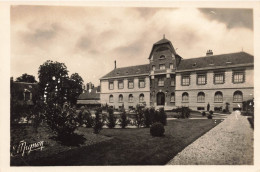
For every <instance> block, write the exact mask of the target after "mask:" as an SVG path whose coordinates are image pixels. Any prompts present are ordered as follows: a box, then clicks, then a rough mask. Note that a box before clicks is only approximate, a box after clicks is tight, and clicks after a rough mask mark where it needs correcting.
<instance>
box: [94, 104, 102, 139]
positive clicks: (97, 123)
mask: <svg viewBox="0 0 260 172" xmlns="http://www.w3.org/2000/svg"><path fill="white" fill-rule="evenodd" d="M100 114H101V109H100V108H98V109H96V112H95V115H96V117H95V119H94V124H93V129H94V133H95V134H98V133H99V132H100V131H101V130H102V127H103V121H102V117H101V115H100Z"/></svg>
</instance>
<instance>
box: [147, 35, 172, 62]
mask: <svg viewBox="0 0 260 172" xmlns="http://www.w3.org/2000/svg"><path fill="white" fill-rule="evenodd" d="M167 43H168V44H169V45H170V47H171V49H170V50H171V51H172V53H173V54H174V55H176V52H175V50H174V48H173V45H172V43H171V41H169V40H168V39H166V38H163V39H161V40H160V41H157V42H156V43H154V44H153V47H152V50H151V52H150V55H149V59H150V58H151V56H152V53H153V50H154V47H155V46H157V45H161V44H167Z"/></svg>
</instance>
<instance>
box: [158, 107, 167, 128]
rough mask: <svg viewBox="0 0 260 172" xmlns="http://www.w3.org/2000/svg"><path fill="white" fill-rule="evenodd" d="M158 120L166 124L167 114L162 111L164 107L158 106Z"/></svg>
mask: <svg viewBox="0 0 260 172" xmlns="http://www.w3.org/2000/svg"><path fill="white" fill-rule="evenodd" d="M158 115H159V121H158V122H161V123H162V124H163V125H166V124H167V116H166V113H165V111H164V108H160V109H159V114H158Z"/></svg>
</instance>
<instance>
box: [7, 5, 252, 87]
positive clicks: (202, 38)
mask: <svg viewBox="0 0 260 172" xmlns="http://www.w3.org/2000/svg"><path fill="white" fill-rule="evenodd" d="M163 34H165V37H166V38H167V39H169V40H170V41H171V42H172V44H173V46H174V48H175V49H177V53H178V54H179V55H180V56H182V57H183V58H194V57H200V56H205V54H206V51H207V50H208V49H211V50H213V52H214V54H224V53H232V52H239V51H242V49H243V51H245V52H248V53H250V54H252V55H253V11H252V10H250V9H196V8H120V7H57V6H56V7H51V6H12V7H11V76H13V77H14V79H16V78H17V77H19V76H21V75H22V74H23V73H27V74H31V75H34V76H35V77H36V79H37V80H38V74H37V73H38V68H39V66H40V65H41V64H43V63H44V62H45V61H47V60H53V61H58V62H63V63H65V64H66V66H67V68H68V70H69V74H72V73H75V72H77V73H79V75H80V76H81V77H82V78H83V80H84V82H85V83H87V82H92V83H94V84H95V85H96V86H97V85H98V84H99V78H100V77H102V76H103V75H105V74H107V73H108V72H110V71H111V70H113V68H114V60H116V61H117V66H118V67H124V66H131V65H139V64H147V63H149V61H148V56H149V53H150V51H151V48H152V45H153V43H155V42H157V41H159V40H160V39H162V38H163Z"/></svg>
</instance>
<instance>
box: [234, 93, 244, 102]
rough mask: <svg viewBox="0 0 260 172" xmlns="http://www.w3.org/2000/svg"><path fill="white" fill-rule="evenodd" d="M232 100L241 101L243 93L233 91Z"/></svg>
mask: <svg viewBox="0 0 260 172" xmlns="http://www.w3.org/2000/svg"><path fill="white" fill-rule="evenodd" d="M233 101H234V102H242V101H243V94H242V92H241V91H236V92H234V96H233Z"/></svg>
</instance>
